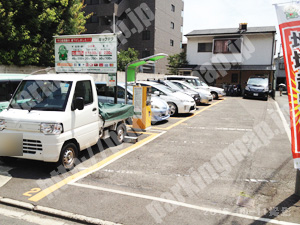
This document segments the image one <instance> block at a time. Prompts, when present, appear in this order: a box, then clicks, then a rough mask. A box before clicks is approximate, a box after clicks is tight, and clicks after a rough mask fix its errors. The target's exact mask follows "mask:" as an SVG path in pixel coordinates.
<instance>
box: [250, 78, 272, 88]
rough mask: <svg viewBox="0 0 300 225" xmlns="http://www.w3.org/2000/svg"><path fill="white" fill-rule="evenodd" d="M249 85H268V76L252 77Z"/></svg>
mask: <svg viewBox="0 0 300 225" xmlns="http://www.w3.org/2000/svg"><path fill="white" fill-rule="evenodd" d="M247 84H248V85H254V86H267V85H268V78H258V77H257V78H250V79H249V80H248V83H247Z"/></svg>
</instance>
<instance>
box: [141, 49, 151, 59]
mask: <svg viewBox="0 0 300 225" xmlns="http://www.w3.org/2000/svg"><path fill="white" fill-rule="evenodd" d="M148 56H150V51H147V50H145V51H142V58H146V57H148Z"/></svg>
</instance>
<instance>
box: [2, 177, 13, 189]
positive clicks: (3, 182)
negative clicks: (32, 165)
mask: <svg viewBox="0 0 300 225" xmlns="http://www.w3.org/2000/svg"><path fill="white" fill-rule="evenodd" d="M10 179H11V177H9V176H3V175H0V188H1V187H3V186H4V185H5V184H6V183H7V182H8V181H10Z"/></svg>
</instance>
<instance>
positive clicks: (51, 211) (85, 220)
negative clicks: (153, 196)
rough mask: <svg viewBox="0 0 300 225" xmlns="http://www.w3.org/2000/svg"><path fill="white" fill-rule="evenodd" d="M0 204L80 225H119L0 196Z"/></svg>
mask: <svg viewBox="0 0 300 225" xmlns="http://www.w3.org/2000/svg"><path fill="white" fill-rule="evenodd" d="M0 204H6V205H10V206H15V207H18V208H23V209H27V210H30V211H34V212H37V213H45V214H48V215H50V216H58V217H62V218H65V219H69V220H73V221H77V222H80V223H88V224H98V225H121V224H118V223H113V222H109V221H104V220H100V219H96V218H92V217H87V216H83V215H79V214H75V213H70V212H66V211H62V210H58V209H53V208H49V207H44V206H39V205H33V204H31V203H27V202H22V201H18V200H14V199H10V198H4V197H1V196H0Z"/></svg>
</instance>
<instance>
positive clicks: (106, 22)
mask: <svg viewBox="0 0 300 225" xmlns="http://www.w3.org/2000/svg"><path fill="white" fill-rule="evenodd" d="M101 25H112V18H110V17H107V18H105V17H102V18H101Z"/></svg>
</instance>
